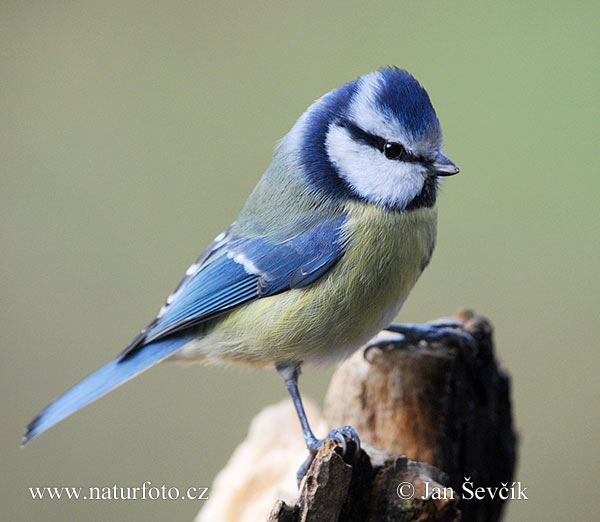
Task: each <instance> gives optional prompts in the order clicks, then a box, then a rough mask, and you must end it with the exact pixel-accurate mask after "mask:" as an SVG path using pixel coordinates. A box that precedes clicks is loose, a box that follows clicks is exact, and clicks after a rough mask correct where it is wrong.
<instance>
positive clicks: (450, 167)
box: [431, 152, 460, 176]
mask: <svg viewBox="0 0 600 522" xmlns="http://www.w3.org/2000/svg"><path fill="white" fill-rule="evenodd" d="M431 169H432V170H433V173H434V174H435V175H436V176H453V175H454V174H458V173H459V172H460V169H459V168H458V167H457V166H456V165H455V164H454V162H453V161H452V160H451V159H450V158H447V157H446V156H444V155H443V154H442V153H441V152H438V153H437V154H436V156H435V160H434V161H433V165H432V166H431Z"/></svg>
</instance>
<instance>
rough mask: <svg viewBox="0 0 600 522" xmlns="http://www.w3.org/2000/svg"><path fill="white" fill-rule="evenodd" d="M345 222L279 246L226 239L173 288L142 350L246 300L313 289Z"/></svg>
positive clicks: (337, 253) (339, 251)
mask: <svg viewBox="0 0 600 522" xmlns="http://www.w3.org/2000/svg"><path fill="white" fill-rule="evenodd" d="M344 222H345V217H340V218H337V219H332V220H328V221H326V222H322V223H319V224H318V225H315V226H313V227H312V228H310V229H309V230H307V231H305V232H303V233H301V234H299V235H297V236H295V237H293V238H290V239H288V240H286V241H282V242H279V243H274V242H272V241H270V240H269V239H266V238H264V237H252V238H248V237H243V236H235V235H230V234H229V233H227V234H226V235H225V237H224V238H223V239H222V240H221V241H220V242H217V243H215V246H214V248H213V250H211V252H209V253H208V255H206V256H205V258H204V260H203V262H202V263H200V264H199V265H198V267H197V269H196V271H195V272H194V273H193V274H192V275H191V276H188V278H187V279H184V280H183V281H182V283H181V284H180V285H179V286H178V288H177V289H176V290H175V292H174V293H173V294H172V296H171V297H170V298H169V300H168V301H167V305H165V307H163V310H162V311H161V313H160V314H159V316H158V318H157V319H156V320H155V321H154V322H153V323H151V325H150V326H149V328H147V329H146V332H145V334H144V339H143V341H142V343H141V344H145V343H149V342H152V341H155V340H157V339H161V338H164V337H165V336H166V335H170V334H172V333H174V332H179V331H181V330H185V329H187V328H189V327H191V326H194V325H196V324H198V323H201V322H204V321H206V320H208V319H211V318H213V317H215V316H216V315H219V314H222V313H224V312H226V311H228V310H231V309H232V308H235V307H236V306H239V305H240V304H242V303H245V302H247V301H249V300H251V299H256V298H260V297H265V296H270V295H274V294H277V293H279V292H282V291H284V290H288V289H290V288H300V287H303V286H306V285H308V284H310V283H313V282H314V281H316V280H317V279H318V278H319V277H321V276H322V275H323V274H324V273H326V272H327V271H328V270H329V269H330V268H331V267H332V266H333V265H335V263H337V262H338V261H339V259H340V258H341V257H342V255H343V254H344V244H343V239H342V232H341V227H342V225H343V224H344ZM192 266H194V265H192ZM124 355H126V354H124Z"/></svg>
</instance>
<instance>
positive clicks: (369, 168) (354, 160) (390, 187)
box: [326, 126, 425, 208]
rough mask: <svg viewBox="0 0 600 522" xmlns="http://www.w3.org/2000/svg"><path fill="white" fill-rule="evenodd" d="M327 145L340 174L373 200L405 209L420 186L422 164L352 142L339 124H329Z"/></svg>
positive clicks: (357, 191) (419, 190) (353, 186)
mask: <svg viewBox="0 0 600 522" xmlns="http://www.w3.org/2000/svg"><path fill="white" fill-rule="evenodd" d="M326 147H327V154H328V155H329V158H330V159H331V161H332V162H333V163H334V164H335V166H336V167H337V168H338V171H339V173H340V176H341V177H342V178H343V179H344V180H345V181H346V182H347V183H348V184H349V185H350V186H351V187H352V188H353V190H354V192H355V193H356V194H358V195H359V196H360V197H362V198H364V199H366V200H368V201H370V202H372V203H376V204H379V205H389V206H393V207H396V208H404V207H406V206H407V205H408V204H409V203H410V202H411V201H412V200H413V199H414V198H415V197H416V196H417V195H418V194H419V193H420V192H421V190H422V189H423V183H424V181H425V177H424V175H425V169H424V167H422V166H420V165H418V164H415V163H408V162H406V163H405V162H402V161H395V160H389V159H387V158H386V157H385V156H384V155H383V154H382V153H381V152H379V151H378V150H376V149H374V148H373V147H371V146H369V145H366V144H363V143H359V142H356V141H354V140H353V139H352V138H351V137H350V135H349V134H348V132H347V131H346V130H345V129H344V128H342V127H338V126H331V127H330V129H329V132H328V133H327V140H326Z"/></svg>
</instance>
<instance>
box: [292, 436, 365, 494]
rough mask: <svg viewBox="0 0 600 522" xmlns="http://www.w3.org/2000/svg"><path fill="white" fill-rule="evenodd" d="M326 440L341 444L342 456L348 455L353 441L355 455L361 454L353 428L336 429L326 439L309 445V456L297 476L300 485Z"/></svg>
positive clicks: (358, 441) (316, 440)
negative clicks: (349, 446) (349, 445)
mask: <svg viewBox="0 0 600 522" xmlns="http://www.w3.org/2000/svg"><path fill="white" fill-rule="evenodd" d="M326 440H334V441H336V442H339V443H340V444H341V446H342V455H346V453H347V451H348V441H352V442H353V443H354V448H355V450H354V455H355V456H356V455H358V454H359V453H360V438H359V436H358V433H356V430H355V429H354V428H353V427H352V426H342V427H341V428H335V429H333V430H331V431H330V432H329V433H328V434H327V436H326V437H325V438H323V439H315V440H314V442H311V443H310V444H308V451H309V455H308V457H307V458H306V460H305V461H304V462H303V464H302V466H300V469H299V470H298V473H297V474H296V477H297V479H298V485H300V482H301V481H302V479H303V478H304V475H306V472H307V471H308V468H309V467H310V465H311V464H312V462H313V460H314V459H315V455H316V454H317V451H319V448H320V447H321V445H322V444H323V443H324V442H325V441H326Z"/></svg>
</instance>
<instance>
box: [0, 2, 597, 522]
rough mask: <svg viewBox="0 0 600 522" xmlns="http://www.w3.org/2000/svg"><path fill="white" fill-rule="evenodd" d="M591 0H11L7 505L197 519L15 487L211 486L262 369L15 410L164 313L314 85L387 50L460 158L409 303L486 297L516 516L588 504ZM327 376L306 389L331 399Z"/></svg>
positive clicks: (270, 394) (449, 303) (593, 488)
mask: <svg viewBox="0 0 600 522" xmlns="http://www.w3.org/2000/svg"><path fill="white" fill-rule="evenodd" d="M599 19H600V9H599V4H598V3H597V2H589V3H586V2H571V3H570V4H569V3H566V2H555V3H552V2H518V3H516V2H515V3H492V2H480V3H477V4H475V3H474V2H446V3H441V2H389V3H387V2H343V3H342V2H339V3H337V4H333V3H326V2H322V1H321V2H296V3H284V2H281V3H279V2H264V3H262V2H253V3H247V4H242V3H239V2H223V1H221V2H196V3H193V2H191V3H179V2H152V3H150V2H148V3H146V2H122V1H120V2H106V1H102V2H95V3H92V2H89V3H88V2H12V1H6V0H3V1H2V2H1V4H0V57H1V70H0V82H1V93H0V132H1V140H0V156H1V158H2V160H1V161H0V169H1V176H0V184H1V187H2V190H1V195H2V196H1V197H2V200H1V203H0V204H1V206H0V223H1V224H0V227H1V230H2V247H3V256H2V257H3V262H2V278H1V280H2V292H1V299H2V314H1V315H0V332H1V333H0V335H1V342H2V348H1V355H0V357H1V372H2V378H1V381H2V409H1V412H0V414H1V418H2V422H1V423H0V444H1V466H2V473H1V475H0V486H1V490H0V491H1V497H2V498H1V501H0V519H2V520H11V521H12V520H27V521H37V520H45V521H49V520H52V521H69V520H142V519H143V520H165V519H169V520H191V519H192V517H193V516H194V515H195V514H196V512H197V510H198V509H199V507H200V505H199V503H198V502H193V501H186V502H183V501H173V502H169V501H163V502H159V501H145V502H144V501H137V502H136V501H120V502H119V501H113V502H110V501H106V502H85V501H78V502H74V501H72V502H69V501H65V500H61V501H50V500H46V501H33V500H31V499H30V496H29V492H28V487H30V486H64V485H71V486H86V487H87V486H105V485H109V486H111V485H113V484H115V483H117V484H119V485H125V486H138V485H141V484H142V483H143V482H144V481H146V480H150V481H151V482H152V483H153V484H154V485H157V484H158V485H160V484H162V483H166V484H168V485H175V486H178V487H184V486H185V487H187V486H190V485H197V486H202V485H206V486H208V485H209V484H210V483H211V480H212V478H213V477H214V475H215V473H216V472H217V471H218V470H219V469H220V468H221V467H222V466H223V465H224V464H225V462H226V461H227V460H228V458H229V456H230V453H231V451H232V450H233V448H234V447H235V446H236V445H237V444H238V443H239V442H240V441H241V440H242V439H243V437H244V436H245V433H246V430H247V426H248V423H249V421H250V419H251V418H252V417H253V416H254V415H255V414H256V413H257V412H258V411H259V410H261V409H262V408H263V407H264V406H265V405H267V404H270V403H272V402H274V401H277V400H280V399H281V398H283V397H285V396H286V392H285V390H284V387H283V385H282V384H281V383H280V381H279V378H278V377H277V376H276V375H275V372H248V371H236V370H235V369H233V370H232V369H215V368H202V367H192V368H188V369H182V368H180V367H177V366H174V365H163V366H161V367H159V368H155V369H153V370H152V371H150V372H148V373H147V374H145V375H143V376H142V377H140V378H138V379H135V380H134V381H132V382H131V383H129V384H127V385H125V386H123V387H122V388H120V389H118V390H117V391H115V392H113V393H112V394H110V395H109V396H107V397H105V398H104V399H103V400H101V401H99V402H98V403H96V404H94V405H93V406H91V407H89V408H86V409H84V410H83V411H81V412H80V413H78V414H76V415H75V416H73V417H72V418H70V419H68V420H66V421H65V422H63V423H61V424H60V425H58V426H57V427H55V428H54V429H52V430H50V431H49V432H48V433H46V434H44V435H43V436H42V437H40V438H39V439H38V440H36V441H34V442H33V443H32V444H31V445H30V446H28V447H27V448H26V449H25V450H20V449H19V442H20V436H21V433H22V428H23V426H24V425H25V424H26V423H27V422H28V421H29V420H30V419H31V418H32V417H33V416H34V415H35V414H36V413H38V411H39V410H40V409H41V408H42V407H43V406H45V405H46V404H47V403H48V402H49V401H50V400H51V399H52V398H54V397H56V396H57V395H58V394H60V393H62V392H63V391H65V390H66V389H67V388H68V387H70V386H71V385H72V384H74V383H75V382H77V381H78V380H79V379H81V378H82V377H84V376H85V375H87V374H88V373H90V372H91V371H92V370H95V369H96V368H97V367H99V366H101V365H102V364H104V363H106V362H108V361H109V360H110V359H111V358H112V357H113V356H114V355H116V354H117V353H118V352H119V351H120V350H121V349H122V348H123V347H124V346H125V345H126V344H127V343H128V342H129V340H130V339H131V338H132V337H133V336H134V335H135V334H136V333H137V332H138V331H139V329H140V328H141V327H142V326H144V325H145V324H146V322H147V321H149V320H150V319H152V318H153V317H154V314H155V313H156V312H157V311H158V308H159V307H160V306H161V304H162V302H163V300H164V298H165V297H166V296H167V295H168V293H169V292H170V291H171V290H172V289H173V287H174V285H175V284H176V283H177V282H178V280H179V278H180V276H181V275H182V274H183V271H184V270H185V269H186V268H187V267H188V265H189V264H190V263H191V261H193V260H194V259H195V257H196V256H197V255H198V254H199V252H200V251H201V250H202V249H203V248H204V247H205V246H206V245H207V244H208V242H209V241H210V240H211V239H212V238H213V237H214V236H215V235H216V234H218V233H219V232H221V231H222V230H223V229H225V228H226V227H227V226H228V225H229V224H230V222H231V221H232V220H233V219H234V218H235V216H236V214H237V212H238V211H239V209H240V207H241V205H242V204H243V202H244V200H245V198H246V197H247V195H248V193H249V192H250V190H251V189H252V187H253V186H254V184H255V183H256V182H257V180H258V179H259V177H260V175H261V174H262V172H263V170H264V169H265V167H266V166H267V165H268V163H269V161H270V157H271V153H272V150H273V145H274V143H275V141H276V140H277V139H278V138H280V137H281V136H283V135H284V134H285V133H286V132H287V131H288V129H289V128H290V127H291V125H292V124H293V123H294V121H295V120H296V118H297V117H298V116H299V115H300V114H301V113H302V112H303V110H304V109H305V108H306V107H307V106H308V105H309V104H310V103H311V102H312V101H313V100H314V99H315V98H317V97H319V96H321V95H322V94H323V93H325V92H327V91H328V90H330V89H332V88H334V87H337V86H339V85H340V84H342V83H344V82H346V81H349V80H351V79H354V78H355V77H357V76H359V75H361V74H363V73H366V72H369V71H372V70H375V69H377V68H378V67H380V66H382V65H385V64H395V65H398V66H401V67H404V68H406V69H408V70H409V71H410V72H412V73H413V74H414V75H415V76H416V77H417V78H418V79H419V81H420V82H421V83H422V84H423V85H424V86H425V87H426V88H427V90H428V91H429V94H430V96H431V99H432V100H433V103H434V105H435V107H436V109H437V112H438V116H439V118H440V120H441V122H442V127H443V129H444V132H445V151H446V153H447V154H448V155H449V156H450V157H451V158H452V159H454V161H456V162H457V163H458V164H459V165H460V167H461V169H462V172H461V174H460V175H459V176H457V177H455V178H451V179H449V180H447V181H446V182H445V184H444V190H443V194H442V195H441V198H440V203H439V206H440V230H439V242H438V247H437V250H436V253H435V255H434V257H433V261H432V263H431V265H430V267H429V268H428V270H427V271H426V272H425V274H424V276H423V277H422V279H421V280H420V282H419V283H418V284H417V287H416V288H415V290H414V291H413V294H412V295H411V297H410V298H409V300H408V302H407V303H406V305H405V307H404V309H403V311H402V313H401V315H400V319H401V320H404V321H424V320H427V319H431V318H436V317H439V316H443V315H446V314H448V313H451V312H453V311H454V310H455V309H456V308H458V307H460V306H464V305H468V306H471V307H473V308H475V309H476V310H477V311H479V312H480V313H483V314H485V315H487V316H488V317H490V318H491V319H492V321H493V322H494V324H495V327H496V340H497V351H498V355H499V357H500V358H501V359H502V361H503V362H504V363H505V364H506V366H507V368H508V369H509V370H510V372H511V374H512V376H513V399H514V409H515V414H516V422H517V425H518V428H519V430H520V433H521V437H522V440H521V447H520V459H519V466H518V477H517V478H518V479H519V480H520V481H522V483H523V485H524V486H526V487H527V488H528V489H527V491H528V494H529V498H530V500H528V501H519V502H517V501H514V502H512V503H510V505H509V507H508V516H507V519H508V520H511V521H523V520H566V519H571V520H593V519H598V517H600V511H599V508H598V503H597V501H596V499H595V494H596V492H597V487H598V480H597V477H596V475H597V469H598V467H599V465H600V462H599V452H598V443H599V438H598V432H599V429H600V422H599V416H598V403H599V400H600V393H599V386H598V362H599V359H600V357H599V355H598V354H599V349H598V346H597V344H598V336H599V334H600V328H599V321H598V296H599V290H600V288H599V286H600V285H599V280H598V261H599V257H600V256H599V254H600V252H599V234H598V232H599V219H598V218H599V215H598V196H599V190H598V189H599V184H600V182H599V176H598V164H599V160H600V158H599V157H598V156H599V155H598V143H599V136H598V132H597V129H598V121H599V117H600V114H599V106H600V104H599V101H600V97H599V94H598V93H599V91H600V75H599V70H600V69H599V65H598V64H599V63H600V38H599V28H598V20H599ZM330 373H331V370H319V371H311V372H308V373H307V374H306V375H305V376H304V377H303V379H302V381H301V387H302V390H303V391H305V392H306V393H307V395H310V396H312V397H314V398H315V399H317V400H321V399H322V397H323V395H324V392H325V389H326V386H327V382H328V379H329V376H330Z"/></svg>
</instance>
